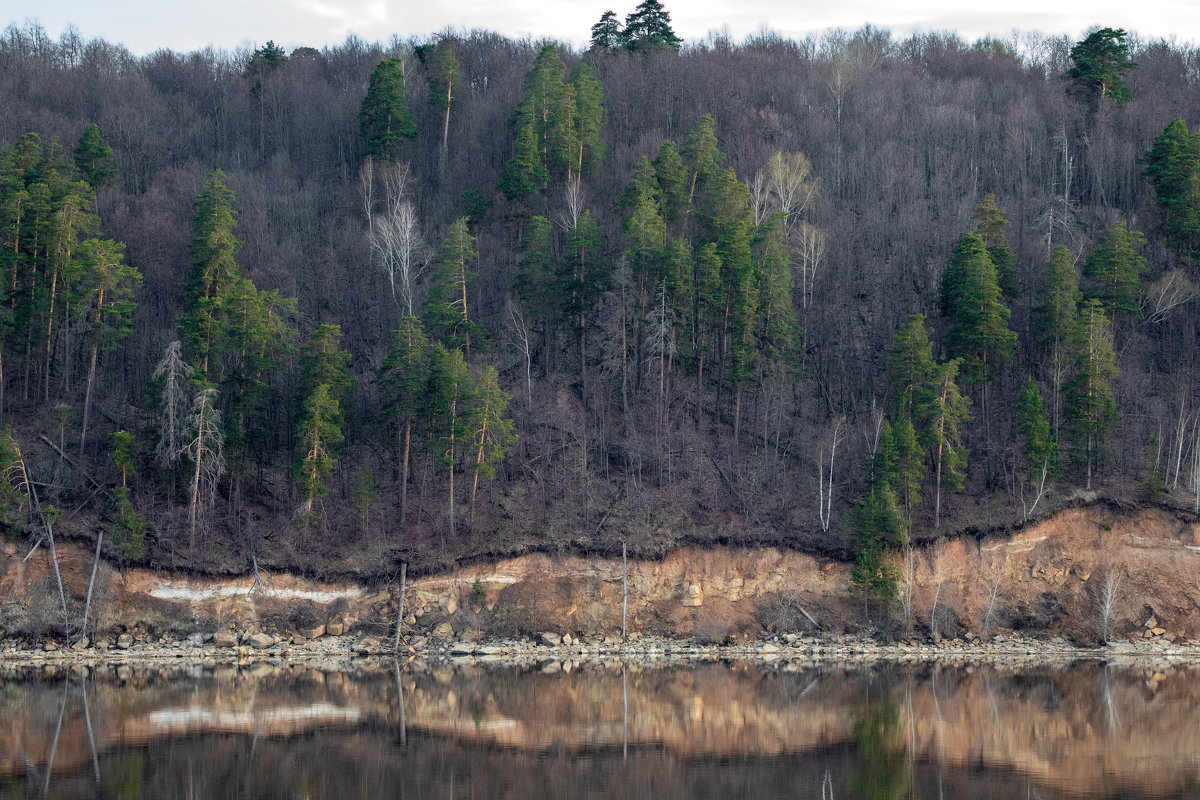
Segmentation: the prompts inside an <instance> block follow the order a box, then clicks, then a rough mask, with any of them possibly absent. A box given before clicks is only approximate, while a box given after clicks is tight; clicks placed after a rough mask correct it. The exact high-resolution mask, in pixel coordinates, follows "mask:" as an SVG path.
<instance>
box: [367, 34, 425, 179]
mask: <svg viewBox="0 0 1200 800" xmlns="http://www.w3.org/2000/svg"><path fill="white" fill-rule="evenodd" d="M358 127H359V131H360V132H361V133H362V137H363V138H364V139H365V140H366V142H367V148H366V152H367V154H368V155H370V156H372V157H374V158H378V159H380V160H382V161H397V160H399V158H400V154H401V151H402V149H403V145H404V141H405V140H406V139H415V138H416V136H417V124H416V122H414V121H413V117H412V112H411V111H409V109H408V98H407V97H406V96H405V94H404V66H403V65H402V64H401V63H400V59H398V58H385V59H383V60H382V61H380V62H379V63H378V64H377V65H376V66H375V69H374V71H373V72H372V73H371V80H370V83H369V84H368V85H367V95H366V97H364V98H363V101H362V106H361V108H360V109H359V112H358Z"/></svg>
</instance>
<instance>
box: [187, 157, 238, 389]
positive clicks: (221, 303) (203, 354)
mask: <svg viewBox="0 0 1200 800" xmlns="http://www.w3.org/2000/svg"><path fill="white" fill-rule="evenodd" d="M233 202H234V196H233V192H232V191H231V190H230V188H229V186H228V185H227V184H226V183H225V173H224V172H222V171H221V170H213V172H212V173H210V174H209V176H208V177H207V178H206V179H205V180H204V183H202V184H201V185H200V192H199V194H197V195H196V202H195V212H194V214H193V216H192V226H193V229H194V231H195V236H194V237H193V239H192V265H193V267H192V280H191V294H192V302H193V310H192V312H191V313H190V314H188V315H187V316H185V317H184V318H183V320H181V321H180V327H181V328H182V329H183V333H184V339H185V341H186V342H187V343H188V346H189V349H190V350H191V351H192V353H193V358H194V359H195V360H196V361H197V362H198V364H199V367H200V371H201V372H202V373H203V377H205V378H207V377H208V376H209V362H210V360H211V358H212V355H213V349H214V346H216V345H218V344H219V341H220V339H221V336H222V333H223V317H224V315H225V314H226V313H227V305H228V300H229V296H230V295H231V293H232V292H233V291H234V286H235V285H236V283H237V282H238V281H240V280H241V269H240V268H239V267H238V264H237V260H236V255H237V251H238V249H240V248H241V246H242V243H241V242H239V241H238V240H237V238H236V237H235V236H234V235H233V228H234V226H235V225H236V224H237V212H236V211H234V208H233Z"/></svg>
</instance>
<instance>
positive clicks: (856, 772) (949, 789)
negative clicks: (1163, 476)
mask: <svg viewBox="0 0 1200 800" xmlns="http://www.w3.org/2000/svg"><path fill="white" fill-rule="evenodd" d="M1197 678H1200V669H1195V668H1191V667H1186V668H1183V667H1177V668H1174V669H1173V670H1164V671H1158V670H1156V669H1146V668H1132V667H1117V666H1111V665H1105V664H1102V663H1093V662H1088V663H1080V664H1076V665H1074V666H1071V667H1067V668H1063V667H1044V668H1036V667H1035V668H1028V667H1023V668H1002V667H990V666H988V667H984V666H979V667H958V666H953V667H952V666H945V665H938V664H922V665H916V666H913V665H904V666H900V665H891V664H879V665H872V666H847V665H822V666H813V665H788V666H775V667H771V666H768V667H763V666H761V665H747V664H699V665H692V666H687V667H669V668H646V667H640V666H635V665H628V666H622V665H621V664H615V665H613V666H611V667H604V668H601V667H592V668H587V669H574V670H569V671H568V670H564V669H561V668H560V665H558V664H557V663H554V664H547V665H544V666H543V668H541V669H528V668H521V669H518V668H512V667H507V668H506V667H490V668H482V667H477V666H446V667H440V668H439V667H422V666H419V665H415V664H408V665H404V666H403V667H401V668H396V669H393V668H392V667H390V666H388V667H386V668H381V669H375V670H361V671H355V672H343V671H323V670H319V669H312V668H306V667H277V666H269V665H265V664H259V665H253V666H246V667H241V668H234V667H223V668H215V669H214V668H206V667H187V666H179V667H176V666H172V667H170V668H161V669H160V668H144V669H131V668H130V667H123V668H120V669H119V670H118V669H117V668H99V669H95V670H93V671H91V672H90V673H89V674H87V675H79V674H77V673H75V672H71V671H67V670H22V671H19V672H15V673H14V672H8V673H3V672H0V800H8V799H9V798H35V797H36V798H42V797H45V798H93V797H102V798H119V799H120V800H132V799H133V798H161V799H162V800H176V799H178V800H185V799H190V798H289V800H291V799H293V798H294V799H295V800H301V799H304V798H313V799H315V798H377V797H388V798H392V797H395V798H425V797H431V798H450V799H451V800H457V799H458V798H479V799H482V798H522V799H524V798H558V797H563V798H572V800H581V799H582V798H621V797H630V798H632V797H637V798H647V797H648V798H654V800H673V799H674V798H679V800H684V799H685V798H686V800H696V799H697V798H758V797H762V798H767V797H770V798H775V797H787V798H814V799H816V800H825V799H826V798H872V799H875V798H888V799H889V800H890V799H892V798H1045V799H1047V800H1048V799H1049V798H1081V797H1088V798H1091V797H1095V798H1185V797H1186V798H1194V797H1198V796H1200V713H1198V711H1197V697H1198V695H1200V682H1198V681H1197Z"/></svg>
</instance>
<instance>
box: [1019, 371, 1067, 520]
mask: <svg viewBox="0 0 1200 800" xmlns="http://www.w3.org/2000/svg"><path fill="white" fill-rule="evenodd" d="M1015 423H1016V429H1017V435H1018V437H1019V438H1020V442H1021V455H1022V456H1024V457H1025V466H1026V470H1027V472H1028V478H1027V479H1028V481H1029V484H1030V488H1031V489H1032V491H1033V492H1034V500H1033V502H1032V503H1031V504H1028V505H1026V511H1025V516H1026V517H1027V518H1028V516H1029V515H1030V514H1031V513H1033V509H1034V508H1036V507H1037V504H1038V501H1039V500H1040V499H1041V497H1042V494H1043V493H1044V491H1045V486H1046V481H1047V480H1049V479H1051V478H1053V477H1054V476H1056V475H1057V474H1058V443H1057V442H1055V441H1054V437H1053V435H1052V434H1051V432H1050V420H1049V418H1048V417H1047V416H1046V407H1045V405H1044V404H1043V402H1042V393H1041V392H1039V391H1038V388H1037V384H1035V383H1034V382H1033V378H1031V377H1030V378H1026V379H1025V383H1024V384H1023V385H1022V386H1021V394H1020V396H1019V397H1018V398H1017V410H1016V416H1015ZM1022 503H1024V499H1022Z"/></svg>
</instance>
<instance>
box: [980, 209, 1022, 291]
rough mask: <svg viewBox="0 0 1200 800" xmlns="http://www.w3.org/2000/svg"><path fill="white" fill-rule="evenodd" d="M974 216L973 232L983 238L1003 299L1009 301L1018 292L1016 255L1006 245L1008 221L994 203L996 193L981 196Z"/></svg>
mask: <svg viewBox="0 0 1200 800" xmlns="http://www.w3.org/2000/svg"><path fill="white" fill-rule="evenodd" d="M975 218H976V219H978V220H979V227H977V228H976V229H975V232H976V233H978V234H979V235H980V237H981V238H982V239H983V246H984V247H986V248H987V252H988V256H989V257H990V258H991V259H992V264H993V265H994V266H995V267H996V282H997V283H999V284H1000V291H1001V293H1002V294H1003V295H1004V297H1005V299H1007V300H1009V301H1011V300H1013V299H1014V298H1015V297H1016V296H1017V292H1018V287H1017V263H1016V262H1017V257H1016V254H1014V253H1013V251H1012V248H1011V247H1009V245H1008V234H1006V233H1005V229H1006V228H1008V225H1009V222H1008V220H1007V219H1006V218H1005V216H1004V212H1003V211H1001V210H1000V206H998V205H997V204H996V195H994V194H988V195H986V196H985V197H984V198H983V200H982V202H980V204H979V208H978V209H976V211H975Z"/></svg>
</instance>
